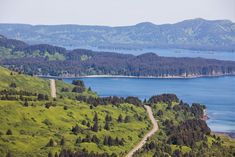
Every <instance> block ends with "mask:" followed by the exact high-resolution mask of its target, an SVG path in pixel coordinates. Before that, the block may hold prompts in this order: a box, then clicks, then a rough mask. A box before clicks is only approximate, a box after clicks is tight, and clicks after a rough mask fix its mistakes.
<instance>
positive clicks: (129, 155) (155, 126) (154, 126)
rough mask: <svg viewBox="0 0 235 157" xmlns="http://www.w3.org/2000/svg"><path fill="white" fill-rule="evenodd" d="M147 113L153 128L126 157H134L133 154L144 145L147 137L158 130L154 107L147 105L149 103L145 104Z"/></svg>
mask: <svg viewBox="0 0 235 157" xmlns="http://www.w3.org/2000/svg"><path fill="white" fill-rule="evenodd" d="M144 107H145V109H146V111H147V113H148V116H149V119H150V120H151V123H152V124H153V128H152V130H150V131H149V132H148V133H147V134H146V135H145V136H144V137H143V138H142V140H141V141H140V142H139V143H138V144H137V145H136V146H135V147H134V148H133V149H132V150H131V151H130V152H129V153H128V154H127V155H126V157H132V156H133V154H134V153H135V152H136V151H137V150H139V149H140V148H141V147H143V146H144V144H145V143H146V141H147V139H148V138H149V137H151V136H152V135H153V134H154V133H155V132H157V131H158V124H157V121H156V120H155V118H154V116H153V112H152V109H151V107H150V106H147V105H144Z"/></svg>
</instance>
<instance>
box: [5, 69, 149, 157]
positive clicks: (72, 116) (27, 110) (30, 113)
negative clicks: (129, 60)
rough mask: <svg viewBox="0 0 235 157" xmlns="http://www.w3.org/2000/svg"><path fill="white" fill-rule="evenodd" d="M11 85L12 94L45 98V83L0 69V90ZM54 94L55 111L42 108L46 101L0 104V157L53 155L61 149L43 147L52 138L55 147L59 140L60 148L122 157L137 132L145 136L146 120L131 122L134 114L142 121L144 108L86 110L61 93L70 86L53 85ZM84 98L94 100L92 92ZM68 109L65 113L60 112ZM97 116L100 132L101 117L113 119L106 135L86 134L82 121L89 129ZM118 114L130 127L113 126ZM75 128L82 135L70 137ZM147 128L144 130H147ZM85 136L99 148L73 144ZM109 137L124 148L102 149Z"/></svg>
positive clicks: (117, 107)
mask: <svg viewBox="0 0 235 157" xmlns="http://www.w3.org/2000/svg"><path fill="white" fill-rule="evenodd" d="M12 82H15V83H16V85H17V88H16V90H27V91H32V92H34V93H35V92H36V93H43V94H48V95H49V93H50V90H49V81H48V80H44V79H40V78H35V77H31V76H25V75H22V74H18V73H13V75H12V74H11V72H10V71H9V70H7V69H5V68H1V67H0V90H2V89H8V88H9V84H10V83H12ZM56 84H57V91H58V93H57V94H59V95H61V96H63V98H61V99H59V98H58V99H57V100H56V101H55V102H54V103H55V104H56V106H55V107H50V108H49V109H47V108H45V106H44V104H45V103H46V101H33V102H29V105H30V106H29V107H24V106H23V102H20V101H5V100H4V101H3V100H0V124H1V126H0V156H5V155H6V153H7V152H9V151H10V152H12V153H13V155H17V156H47V153H48V152H50V151H52V152H56V151H59V150H61V149H62V147H61V146H59V145H57V146H55V147H46V144H47V143H48V142H49V139H50V138H52V139H53V140H55V141H56V142H57V143H58V144H59V142H60V140H61V138H62V137H64V138H65V146H64V148H69V149H72V150H73V149H83V148H86V149H87V150H88V151H95V152H108V153H112V152H115V153H117V154H120V155H123V154H125V152H127V151H128V150H130V149H131V148H132V147H133V146H134V145H135V144H136V143H137V142H138V141H139V140H140V138H141V136H139V135H141V132H142V131H143V132H147V130H148V129H150V128H149V126H150V122H149V121H148V120H144V121H138V120H136V119H135V118H134V115H135V114H138V115H141V116H142V117H143V118H144V117H146V116H147V115H146V113H145V110H144V108H142V107H136V106H134V105H131V104H122V105H120V106H112V105H107V106H98V107H96V108H93V109H90V105H88V104H85V103H81V102H78V101H75V100H73V99H69V98H67V96H68V97H74V96H75V95H76V94H75V93H71V92H68V93H66V94H65V93H61V92H60V90H61V88H63V87H66V88H69V89H72V88H73V87H74V86H73V85H69V84H65V83H63V82H62V81H56ZM83 94H84V95H91V96H96V95H95V94H94V93H92V92H88V91H85V92H84V93H83ZM64 106H68V110H64ZM95 112H97V113H98V117H99V125H100V128H103V127H104V124H105V116H106V114H107V113H108V114H110V115H112V117H113V122H112V125H111V126H110V127H111V129H110V131H106V130H104V129H102V130H101V131H99V132H98V133H96V132H93V131H90V130H89V129H88V128H87V126H83V125H82V124H81V122H82V120H86V121H87V122H88V121H89V122H90V123H91V125H93V121H92V119H93V116H94V114H95ZM119 114H122V115H123V117H125V116H126V115H129V116H130V117H132V118H131V122H130V123H117V118H118V116H119ZM45 120H47V121H49V122H50V123H51V125H46V124H45V123H43V121H45ZM76 124H78V125H79V126H80V127H81V128H83V129H85V131H84V133H83V134H78V135H74V134H72V133H71V128H72V126H75V125H76ZM147 128H148V129H147ZM8 129H11V130H12V132H13V135H6V131H7V130H8ZM87 134H90V135H92V134H95V135H97V137H98V138H99V139H100V140H101V142H100V144H99V145H96V144H95V143H81V144H80V145H79V146H77V145H76V144H75V141H76V139H77V138H78V137H85V136H86V135H87ZM105 135H110V136H112V137H113V138H115V137H119V138H124V139H125V140H126V142H125V145H124V146H112V147H108V146H104V145H103V144H102V143H103V138H104V136H105Z"/></svg>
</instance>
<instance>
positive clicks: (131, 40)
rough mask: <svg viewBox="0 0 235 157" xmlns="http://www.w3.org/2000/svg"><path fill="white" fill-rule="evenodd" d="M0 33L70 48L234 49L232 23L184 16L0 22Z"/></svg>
mask: <svg viewBox="0 0 235 157" xmlns="http://www.w3.org/2000/svg"><path fill="white" fill-rule="evenodd" d="M0 34H3V35H5V36H7V37H9V38H14V39H19V40H23V41H25V42H27V43H30V44H41V43H48V44H51V45H56V46H61V47H66V48H68V49H74V48H106V49H146V48H180V49H193V50H212V51H235V42H234V39H235V24H234V23H233V22H231V21H229V20H205V19H201V18H197V19H190V20H185V21H182V22H178V23H175V24H162V25H157V24H153V23H150V22H143V23H139V24H136V25H133V26H122V27H108V26H87V25H28V24H0Z"/></svg>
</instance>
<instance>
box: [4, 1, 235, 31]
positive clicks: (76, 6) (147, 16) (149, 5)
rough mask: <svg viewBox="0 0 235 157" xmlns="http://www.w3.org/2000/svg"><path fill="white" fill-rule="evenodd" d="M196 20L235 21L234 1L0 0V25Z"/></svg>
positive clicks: (117, 24) (120, 24)
mask: <svg viewBox="0 0 235 157" xmlns="http://www.w3.org/2000/svg"><path fill="white" fill-rule="evenodd" d="M194 18H204V19H209V20H218V19H228V20H231V21H233V22H235V0H0V23H27V24H34V25H35V24H48V25H53V24H81V25H108V26H124V25H134V24H137V23H140V22H153V23H155V24H165V23H176V22H179V21H183V20H186V19H194Z"/></svg>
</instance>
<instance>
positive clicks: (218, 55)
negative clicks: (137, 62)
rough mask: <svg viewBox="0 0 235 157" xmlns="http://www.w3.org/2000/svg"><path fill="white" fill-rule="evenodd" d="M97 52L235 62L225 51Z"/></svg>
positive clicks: (233, 55)
mask: <svg viewBox="0 0 235 157" xmlns="http://www.w3.org/2000/svg"><path fill="white" fill-rule="evenodd" d="M95 50H96V51H113V52H119V53H125V54H134V55H140V54H143V53H146V52H153V53H156V54H157V55H159V56H165V57H202V58H208V59H218V60H232V61H235V52H225V51H194V50H187V49H143V50H116V49H114V50H107V49H95Z"/></svg>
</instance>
